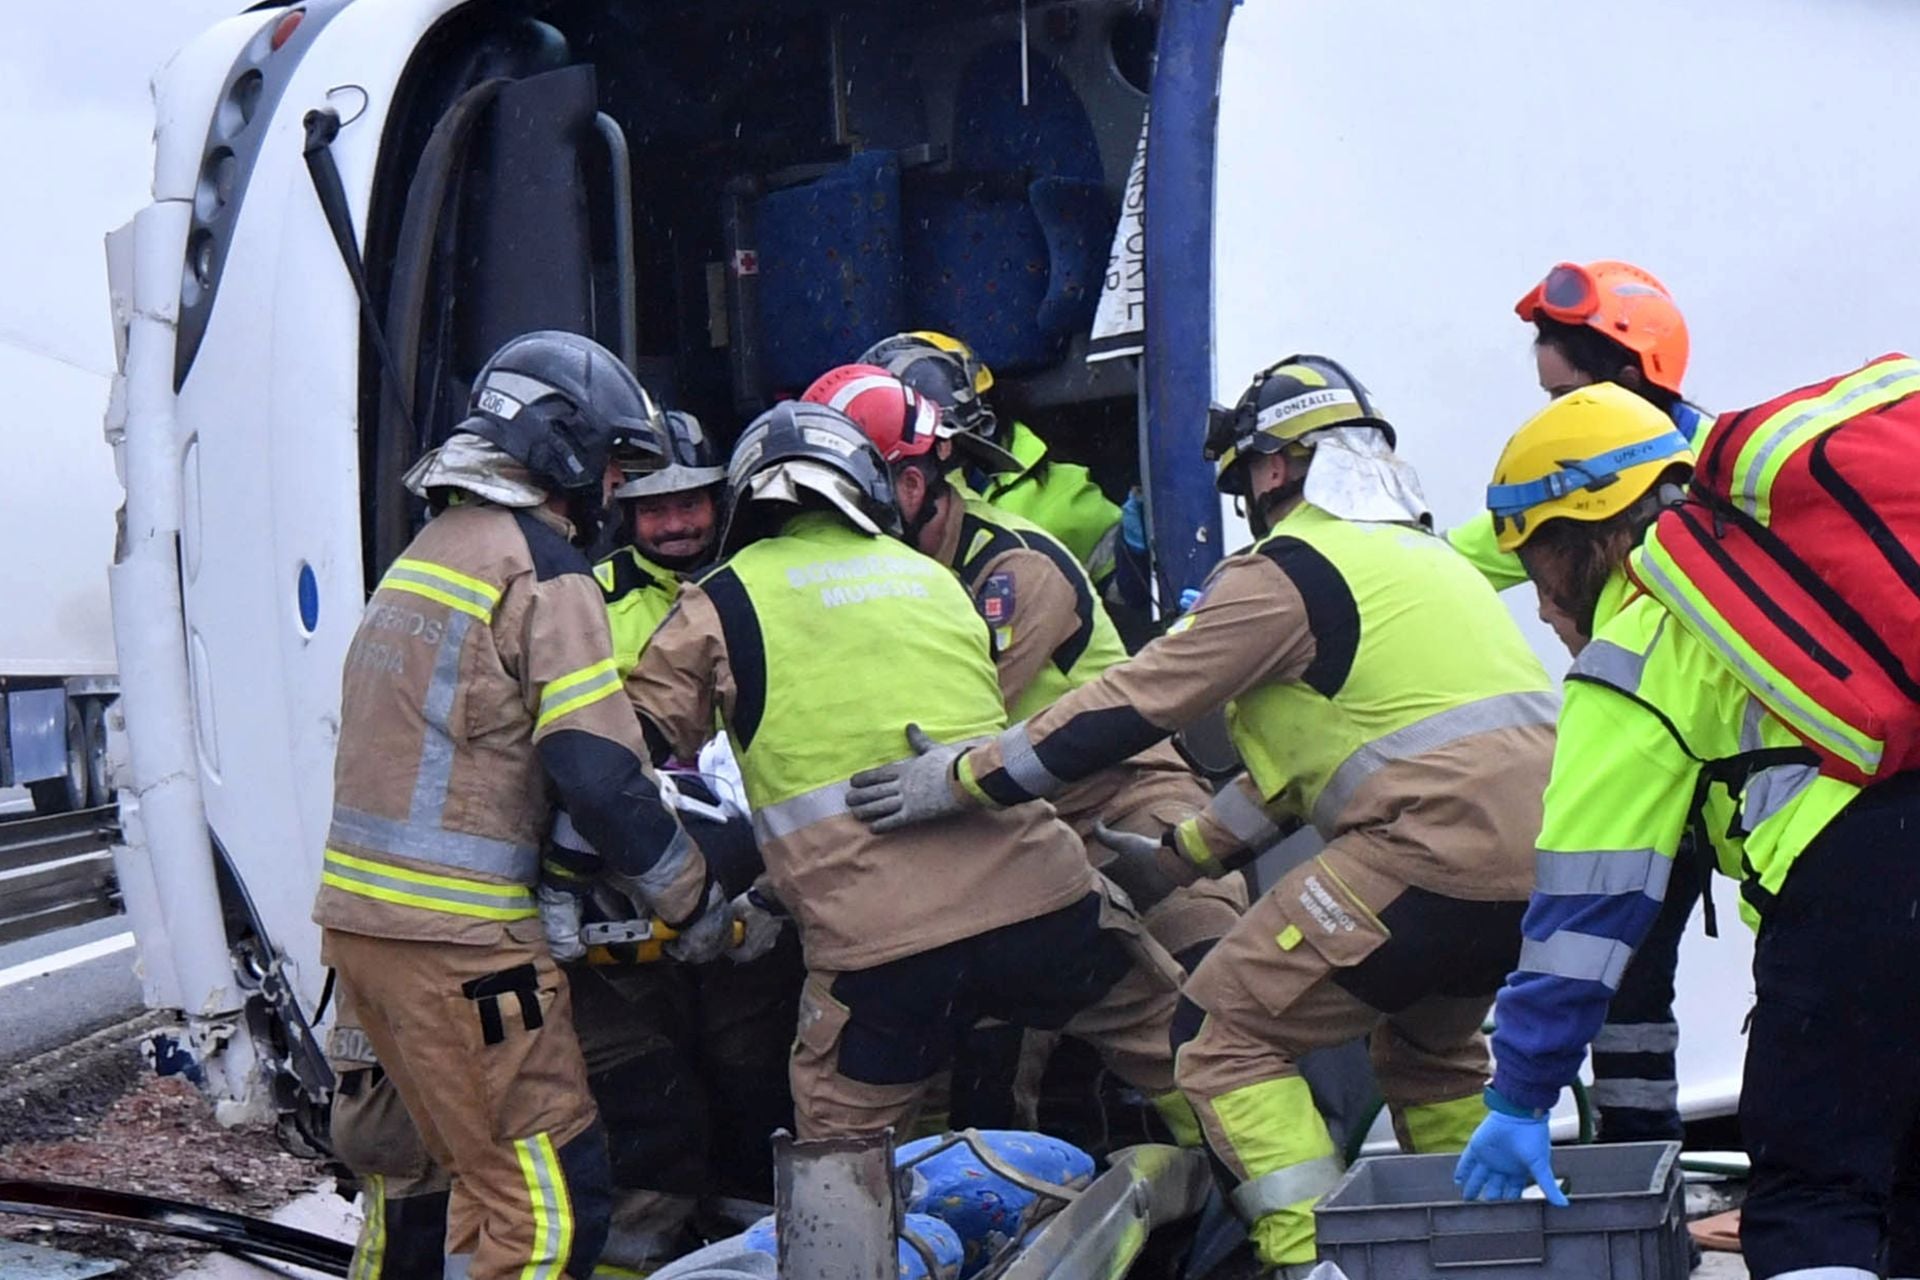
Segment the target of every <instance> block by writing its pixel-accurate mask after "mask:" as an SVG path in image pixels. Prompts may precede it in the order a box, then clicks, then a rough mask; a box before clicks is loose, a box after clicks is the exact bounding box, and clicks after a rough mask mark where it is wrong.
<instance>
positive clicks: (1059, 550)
mask: <svg viewBox="0 0 1920 1280" xmlns="http://www.w3.org/2000/svg"><path fill="white" fill-rule="evenodd" d="M801 398H802V399H805V400H810V401H814V402H816V403H819V404H825V405H828V406H829V407H831V408H834V409H838V410H840V411H842V412H844V413H845V414H846V415H847V416H848V417H849V418H851V419H852V420H853V421H854V423H855V425H857V426H858V427H859V428H860V430H861V431H862V432H863V433H864V434H865V435H866V437H867V439H869V440H871V441H872V442H873V445H874V447H875V448H876V449H878V450H879V451H880V455H881V457H882V458H883V459H885V461H886V462H887V464H888V467H889V469H890V473H891V476H892V479H893V484H894V498H895V503H896V505H897V507H898V509H899V512H900V519H901V526H902V532H903V536H904V538H905V541H906V542H907V545H909V546H911V547H913V548H915V549H916V550H918V551H921V552H924V553H925V554H927V555H930V556H932V557H933V558H934V559H936V560H938V561H939V562H940V563H941V564H944V565H946V566H947V567H948V568H949V569H952V570H953V571H954V573H955V574H957V575H958V576H959V578H960V581H961V583H962V585H964V586H965V587H966V589H967V594H968V595H969V596H971V597H972V599H973V603H974V607H975V608H976V609H977V610H979V612H980V615H981V617H982V618H983V619H985V621H986V623H987V627H988V630H989V631H990V633H991V635H992V642H993V655H994V665H995V667H996V669H997V671H998V673H999V678H1000V692H1001V697H1002V699H1003V700H1004V701H1005V703H1006V707H1007V716H1008V718H1009V719H1012V720H1021V719H1025V718H1026V717H1027V716H1029V715H1032V714H1033V713H1034V712H1036V711H1038V710H1040V709H1041V708H1043V707H1045V706H1047V705H1048V704H1049V703H1051V702H1053V701H1054V700H1055V699H1056V698H1058V697H1059V696H1060V695H1061V694H1063V693H1065V692H1067V691H1068V690H1069V689H1073V688H1076V687H1078V686H1079V685H1082V684H1085V683H1086V682H1087V681H1088V680H1091V679H1092V678H1093V677H1094V676H1096V675H1098V674H1099V673H1100V672H1101V671H1104V670H1105V669H1106V668H1108V667H1110V666H1112V665H1114V664H1115V663H1117V662H1122V661H1124V660H1125V659H1126V656H1127V655H1126V650H1125V649H1124V648H1122V647H1121V643H1120V637H1119V634H1118V633H1117V632H1116V631H1115V629H1114V626H1113V623H1112V621H1111V620H1110V619H1109V618H1108V616H1107V611H1106V608H1105V607H1104V606H1103V605H1102V604H1101V603H1100V599H1099V596H1098V595H1097V594H1096V593H1095V591H1094V588H1093V583H1092V581H1091V580H1090V579H1089V578H1088V576H1087V572H1086V570H1084V569H1083V568H1081V566H1080V563H1079V562H1078V561H1077V560H1075V559H1074V558H1073V554H1072V553H1071V552H1070V551H1068V550H1067V548H1066V547H1064V546H1063V545H1061V544H1060V543H1059V542H1058V541H1057V540H1055V539H1054V538H1053V537H1052V536H1051V535H1049V534H1048V533H1046V532H1045V531H1043V530H1042V529H1040V528H1039V527H1038V526H1037V525H1034V524H1031V523H1029V522H1028V521H1026V520H1022V519H1021V518H1020V517H1018V516H1014V515H1009V514H1007V513H1006V512H1003V511H1000V510H998V509H997V508H995V507H994V506H993V505H991V504H990V503H988V502H987V501H986V500H985V499H983V498H980V497H977V496H973V495H970V494H967V493H965V492H963V491H962V490H961V489H960V488H959V487H958V486H956V485H954V484H952V483H950V482H949V480H948V470H949V468H950V467H951V466H952V465H953V459H952V458H951V456H949V457H948V458H946V459H944V460H943V459H942V457H941V453H940V450H938V449H937V448H936V443H937V440H938V424H939V416H940V410H939V407H938V406H937V405H935V404H934V403H933V402H932V401H931V400H928V399H927V398H926V397H923V396H922V395H921V394H920V393H919V392H917V391H915V390H913V389H912V388H910V387H908V386H907V385H906V384H904V383H903V382H901V381H900V380H899V379H898V378H895V377H894V376H893V375H891V374H889V373H887V372H886V371H885V370H884V369H881V368H879V367H878V366H875V365H861V364H852V365H842V366H841V367H839V368H837V369H832V370H829V371H828V372H826V373H824V374H822V375H821V376H820V377H819V378H818V379H817V380H816V381H815V382H814V384H813V385H812V386H811V387H809V388H807V390H806V392H805V393H804V395H803V396H802V397H801ZM1210 794H1211V793H1210V792H1209V791H1208V789H1207V788H1206V786H1205V785H1204V784H1202V783H1201V781H1200V779H1199V778H1197V777H1195V776H1194V774H1193V771H1192V770H1190V769H1189V768H1188V767H1187V765H1186V763H1185V762H1184V761H1182V760H1181V759H1180V756H1179V753H1177V752H1176V751H1174V749H1173V747H1172V746H1171V745H1170V744H1167V743H1160V744H1157V745H1155V746H1153V747H1149V748H1148V749H1147V750H1145V751H1143V752H1141V753H1140V754H1139V755H1138V756H1135V757H1134V758H1132V759H1130V760H1127V761H1124V762H1122V763H1121V764H1119V765H1117V766H1115V767H1114V768H1112V769H1108V770H1105V771H1104V772H1102V773H1100V774H1097V775H1095V776H1094V777H1092V778H1089V779H1088V780H1087V781H1086V782H1084V783H1082V784H1080V785H1079V786H1076V787H1074V788H1072V789H1071V790H1069V791H1068V792H1065V793H1063V794H1062V795H1060V796H1057V797H1055V800H1054V809H1055V811H1056V812H1057V813H1058V814H1059V815H1060V818H1061V820H1062V821H1064V822H1066V823H1067V824H1068V825H1069V826H1071V827H1072V828H1073V829H1074V831H1075V832H1076V833H1077V834H1078V835H1079V836H1080V837H1081V839H1082V840H1083V841H1085V842H1086V848H1087V854H1088V857H1089V858H1090V859H1092V861H1093V863H1094V865H1095V866H1096V867H1099V868H1100V869H1102V870H1103V871H1107V872H1109V874H1116V875H1119V876H1121V877H1123V879H1122V882H1121V887H1122V888H1123V889H1125V890H1126V891H1127V894H1128V896H1129V897H1130V898H1131V899H1132V900H1133V902H1134V905H1135V906H1136V907H1138V908H1139V909H1140V910H1141V912H1142V913H1143V920H1144V922H1145V924H1146V926H1147V931H1148V932H1149V933H1151V934H1152V935H1153V937H1154V938H1155V939H1156V940H1157V941H1158V942H1159V943H1160V945H1162V946H1163V947H1165V948H1166V949H1167V950H1168V951H1169V952H1170V953H1172V955H1173V957H1174V959H1176V960H1177V961H1179V962H1180V966H1181V968H1183V969H1185V970H1188V971H1191V970H1192V969H1193V967H1194V966H1195V965H1197V964H1198V963H1199V962H1200V960H1201V958H1202V957H1204V956H1205V955H1206V953H1207V951H1208V950H1210V949H1211V948H1212V946H1213V944H1214V943H1216V942H1218V941H1219V940H1220V939H1221V938H1222V937H1223V936H1225V934H1226V932H1227V930H1229V929H1231V928H1232V927H1233V924H1234V922H1235V921H1236V920H1238V919H1239V917H1240V913H1241V912H1243V911H1245V910H1246V909H1247V887H1246V880H1245V878H1244V877H1241V876H1237V875H1236V876H1229V877H1225V878H1223V879H1221V880H1217V881H1216V880H1206V881H1203V882H1202V883H1199V884H1194V885H1177V884H1176V883H1174V882H1173V881H1172V880H1170V879H1168V878H1167V877H1165V876H1164V875H1162V874H1160V873H1159V870H1158V868H1157V867H1154V866H1152V864H1150V863H1149V864H1147V869H1148V870H1149V872H1150V874H1149V875H1148V876H1147V877H1146V878H1145V879H1141V878H1139V877H1137V876H1134V877H1128V876H1127V872H1128V871H1129V870H1130V869H1132V868H1133V867H1134V866H1136V865H1138V864H1136V863H1132V862H1128V861H1124V860H1117V859H1116V858H1115V856H1114V852H1113V850H1112V849H1111V848H1109V847H1108V845H1107V844H1105V843H1104V842H1103V837H1104V838H1107V839H1110V838H1112V833H1115V832H1132V833H1142V834H1144V833H1148V832H1151V833H1152V834H1153V835H1154V836H1155V837H1158V835H1159V833H1160V832H1161V831H1163V830H1165V829H1166V828H1167V827H1169V826H1172V825H1173V824H1175V823H1177V822H1179V821H1181V820H1182V819H1184V818H1188V817H1191V816H1193V815H1194V814H1197V813H1199V812H1200V811H1201V810H1202V809H1204V808H1205V807H1206V804H1207V799H1208V797H1209V795H1210ZM1274 834H1275V835H1278V832H1277V831H1275V833H1274ZM1052 1047H1053V1045H1052V1040H1051V1038H1050V1037H1047V1036H1045V1035H1043V1034H1034V1033H1028V1034H1027V1035H1026V1036H1025V1037H1024V1038H1022V1037H1021V1035H1020V1032H1019V1029H1018V1028H1000V1027H983V1028H978V1029H976V1030H975V1031H974V1032H973V1033H972V1034H971V1035H969V1037H968V1039H967V1042H966V1045H965V1047H964V1050H963V1052H962V1053H961V1055H960V1059H961V1070H959V1071H957V1072H956V1088H955V1097H954V1114H955V1115H956V1116H957V1117H958V1120H957V1121H956V1123H960V1124H973V1125H978V1126H981V1127H989V1128H1011V1127H1022V1128H1037V1127H1038V1116H1037V1105H1038V1085H1039V1079H1040V1075H1041V1071H1042V1069H1043V1068H1044V1067H1045V1065H1046V1062H1047V1059H1048V1056H1049V1054H1050V1053H1051V1050H1052ZM1076 1083H1079V1081H1077V1080H1076ZM1087 1083H1091V1080H1088V1081H1087ZM1163 1118H1167V1119H1169V1122H1170V1123H1172V1124H1178V1125H1181V1126H1182V1131H1178V1132H1176V1135H1175V1136H1176V1137H1182V1136H1184V1137H1186V1138H1187V1139H1189V1140H1190V1141H1193V1142H1198V1140H1199V1136H1198V1134H1197V1133H1194V1132H1192V1131H1191V1130H1190V1129H1185V1126H1184V1122H1185V1120H1186V1118H1187V1112H1186V1111H1185V1109H1184V1108H1182V1109H1180V1110H1179V1111H1177V1112H1176V1113H1175V1114H1174V1115H1173V1116H1172V1117H1163Z"/></svg>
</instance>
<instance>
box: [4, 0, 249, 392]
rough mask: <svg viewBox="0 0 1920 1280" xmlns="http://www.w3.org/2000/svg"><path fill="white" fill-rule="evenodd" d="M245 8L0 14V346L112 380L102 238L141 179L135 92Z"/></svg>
mask: <svg viewBox="0 0 1920 1280" xmlns="http://www.w3.org/2000/svg"><path fill="white" fill-rule="evenodd" d="M244 7H245V4H244V0H60V2H59V3H58V4H30V3H26V0H12V2H11V3H8V4H7V6H6V18H5V32H6V39H5V40H4V41H0V156H5V157H6V158H7V161H8V163H7V171H8V173H9V174H10V175H11V182H10V183H9V184H8V187H9V189H8V191H7V193H6V197H5V200H4V201H3V202H0V210H3V211H0V228H4V235H0V246H4V248H0V255H4V262H5V268H6V270H5V276H4V279H5V280H6V282H7V284H6V287H5V288H4V289H0V341H5V342H7V343H9V344H10V345H14V346H24V347H27V348H28V349H30V350H34V351H38V352H42V353H44V354H49V355H53V356H57V357H58V358H59V359H61V360H63V361H66V362H70V363H75V364H79V365H82V366H84V367H86V368H88V369H91V370H94V371H95V372H98V373H106V372H109V371H110V370H111V369H112V367H113V338H112V333H111V331H110V329H109V327H108V311H107V273H106V260H105V257H104V251H103V250H102V248H101V237H103V236H104V235H105V234H106V233H107V232H108V231H110V230H112V229H113V228H114V227H117V226H119V225H120V224H121V223H123V222H125V221H126V220H127V219H129V218H131V217H132V216H133V214H134V212H135V211H136V210H137V209H139V207H140V206H141V205H142V204H144V203H145V202H146V201H147V200H148V198H149V194H150V190H149V189H150V186H151V183H152V179H153V102H152V99H151V97H150V96H149V94H148V87H147V81H148V77H149V76H150V75H151V74H152V73H153V71H154V69H155V68H157V67H158V66H159V65H160V64H161V63H162V62H163V61H165V59H166V58H167V56H168V55H169V54H170V53H172V51H173V50H174V49H176V48H178V47H179V46H180V45H181V44H183V43H185V42H186V41H187V40H188V39H190V38H191V37H192V36H193V35H195V34H196V33H198V32H199V31H201V30H202V29H204V28H205V27H207V26H208V25H210V24H211V23H213V22H214V21H216V20H217V19H219V18H222V17H225V16H227V15H229V14H232V13H236V12H238V11H239V10H240V9H242V8H244Z"/></svg>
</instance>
